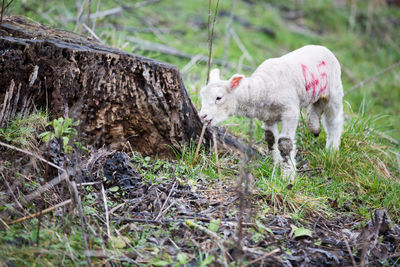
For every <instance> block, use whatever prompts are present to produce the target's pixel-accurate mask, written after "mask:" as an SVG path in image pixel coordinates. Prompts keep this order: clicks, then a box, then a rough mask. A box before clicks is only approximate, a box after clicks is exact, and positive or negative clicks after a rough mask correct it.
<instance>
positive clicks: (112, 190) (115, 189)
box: [108, 185, 119, 192]
mask: <svg viewBox="0 0 400 267" xmlns="http://www.w3.org/2000/svg"><path fill="white" fill-rule="evenodd" d="M118 190H119V186H117V185H116V186H113V187H110V188H108V191H110V192H117V191H118Z"/></svg>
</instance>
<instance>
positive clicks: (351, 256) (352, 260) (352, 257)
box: [342, 232, 357, 267]
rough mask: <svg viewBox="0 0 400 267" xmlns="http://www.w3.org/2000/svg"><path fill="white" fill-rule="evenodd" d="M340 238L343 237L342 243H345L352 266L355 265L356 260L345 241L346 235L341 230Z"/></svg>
mask: <svg viewBox="0 0 400 267" xmlns="http://www.w3.org/2000/svg"><path fill="white" fill-rule="evenodd" d="M342 238H343V240H344V243H345V244H346V248H347V251H348V252H349V255H350V258H351V262H352V263H353V266H354V267H357V264H356V261H355V260H354V256H353V252H352V251H351V248H350V245H349V242H348V241H347V238H346V236H345V235H344V234H343V232H342Z"/></svg>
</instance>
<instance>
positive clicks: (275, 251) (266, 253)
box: [245, 248, 280, 267]
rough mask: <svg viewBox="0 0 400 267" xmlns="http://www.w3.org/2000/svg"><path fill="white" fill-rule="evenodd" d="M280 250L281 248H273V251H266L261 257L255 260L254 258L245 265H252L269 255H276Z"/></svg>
mask: <svg viewBox="0 0 400 267" xmlns="http://www.w3.org/2000/svg"><path fill="white" fill-rule="evenodd" d="M279 251H280V249H279V248H277V249H274V250H272V251H267V252H265V253H264V255H262V256H261V257H259V258H257V259H255V260H252V261H250V262H249V263H247V264H246V265H245V267H247V266H250V265H252V264H254V263H256V262H258V261H261V260H264V259H265V258H267V257H269V256H272V255H274V254H275V253H277V252H279Z"/></svg>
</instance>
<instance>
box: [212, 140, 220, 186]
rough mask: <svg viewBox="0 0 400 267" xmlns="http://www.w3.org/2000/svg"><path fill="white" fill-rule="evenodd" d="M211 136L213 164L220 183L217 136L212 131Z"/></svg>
mask: <svg viewBox="0 0 400 267" xmlns="http://www.w3.org/2000/svg"><path fill="white" fill-rule="evenodd" d="M212 137H213V143H214V154H215V166H217V171H218V180H219V182H220V183H221V182H222V179H221V168H220V167H219V163H218V146H217V136H216V134H215V132H213V134H212Z"/></svg>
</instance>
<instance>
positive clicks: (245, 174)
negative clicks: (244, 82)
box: [236, 119, 253, 251]
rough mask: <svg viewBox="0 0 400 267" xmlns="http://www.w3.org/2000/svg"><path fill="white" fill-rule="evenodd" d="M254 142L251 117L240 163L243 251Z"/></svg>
mask: <svg viewBox="0 0 400 267" xmlns="http://www.w3.org/2000/svg"><path fill="white" fill-rule="evenodd" d="M252 143H253V119H250V129H249V144H248V150H247V153H246V157H245V159H244V160H243V159H242V162H241V164H240V178H239V180H238V185H237V192H238V195H239V201H240V202H239V221H238V223H237V232H236V236H237V249H238V250H239V251H243V248H242V239H243V220H244V214H245V212H246V211H245V210H247V208H248V206H249V205H248V204H249V203H248V200H249V199H250V194H251V192H250V190H249V189H250V178H249V176H250V173H249V166H248V165H249V162H250V161H251V158H252V150H251V147H252ZM243 183H244V188H243Z"/></svg>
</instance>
